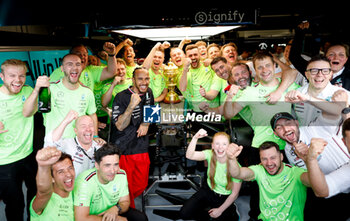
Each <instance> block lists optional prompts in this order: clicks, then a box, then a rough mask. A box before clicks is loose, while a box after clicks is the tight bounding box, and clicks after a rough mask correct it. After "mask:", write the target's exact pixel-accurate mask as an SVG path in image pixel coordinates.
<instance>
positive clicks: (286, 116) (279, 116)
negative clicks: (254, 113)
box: [270, 112, 296, 130]
mask: <svg viewBox="0 0 350 221" xmlns="http://www.w3.org/2000/svg"><path fill="white" fill-rule="evenodd" d="M279 119H289V120H296V118H295V117H294V116H293V115H291V114H290V113H288V112H280V113H277V114H275V115H274V116H273V117H272V118H271V121H270V124H271V127H272V129H273V130H275V128H276V122H277V121H278V120H279Z"/></svg>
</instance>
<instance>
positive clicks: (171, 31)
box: [113, 25, 240, 41]
mask: <svg viewBox="0 0 350 221" xmlns="http://www.w3.org/2000/svg"><path fill="white" fill-rule="evenodd" d="M238 27H240V26H239V25H237V26H210V27H203V26H201V27H174V28H145V29H123V30H113V32H116V33H119V34H124V35H128V36H133V37H137V38H145V39H148V40H151V41H181V40H182V39H184V38H187V39H191V40H200V39H207V38H209V37H211V36H214V35H218V34H221V33H223V32H226V31H230V30H233V29H235V28H238Z"/></svg>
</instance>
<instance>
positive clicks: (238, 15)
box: [162, 8, 259, 25]
mask: <svg viewBox="0 0 350 221" xmlns="http://www.w3.org/2000/svg"><path fill="white" fill-rule="evenodd" d="M258 16H259V10H258V9H231V8H227V9H215V8H214V9H199V10H192V11H186V10H185V11H182V13H181V14H179V13H177V14H174V15H172V14H171V13H168V15H165V16H163V17H162V22H163V23H164V24H165V25H239V24H257V22H258Z"/></svg>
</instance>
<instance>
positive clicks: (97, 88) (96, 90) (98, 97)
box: [94, 79, 113, 117]
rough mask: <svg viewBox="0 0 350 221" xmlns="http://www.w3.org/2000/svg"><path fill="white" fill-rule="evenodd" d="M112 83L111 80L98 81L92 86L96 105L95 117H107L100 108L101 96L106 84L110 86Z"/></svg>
mask: <svg viewBox="0 0 350 221" xmlns="http://www.w3.org/2000/svg"><path fill="white" fill-rule="evenodd" d="M112 81H113V79H108V80H104V81H100V82H97V83H95V86H94V96H95V104H96V115H97V117H104V116H107V115H108V114H107V112H106V111H104V110H103V106H102V95H103V88H104V87H105V85H106V84H110V83H111V82H112Z"/></svg>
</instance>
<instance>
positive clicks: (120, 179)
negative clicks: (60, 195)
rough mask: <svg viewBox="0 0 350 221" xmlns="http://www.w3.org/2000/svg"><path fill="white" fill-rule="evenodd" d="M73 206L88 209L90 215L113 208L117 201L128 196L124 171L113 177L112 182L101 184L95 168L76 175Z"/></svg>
mask: <svg viewBox="0 0 350 221" xmlns="http://www.w3.org/2000/svg"><path fill="white" fill-rule="evenodd" d="M73 192H74V206H87V207H90V213H89V214H90V215H98V214H100V213H102V212H104V211H106V210H107V209H109V208H111V207H112V206H115V205H116V204H117V203H118V201H119V199H120V198H121V197H123V196H126V195H128V194H129V189H128V181H127V178H126V173H125V171H124V170H120V172H118V173H117V174H116V175H115V178H114V180H113V181H110V182H109V183H107V184H101V183H100V181H99V180H98V177H97V170H96V168H92V169H90V170H86V171H84V172H82V173H81V174H79V175H78V177H77V179H76V180H75V186H74V191H73Z"/></svg>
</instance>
